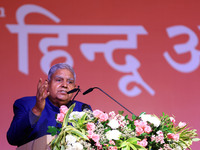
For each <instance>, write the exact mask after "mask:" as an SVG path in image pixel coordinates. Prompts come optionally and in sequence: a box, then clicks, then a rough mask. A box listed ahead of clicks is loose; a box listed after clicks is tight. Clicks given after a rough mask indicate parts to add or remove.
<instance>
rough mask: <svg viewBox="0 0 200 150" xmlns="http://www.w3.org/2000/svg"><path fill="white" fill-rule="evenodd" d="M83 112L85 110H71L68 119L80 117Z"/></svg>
mask: <svg viewBox="0 0 200 150" xmlns="http://www.w3.org/2000/svg"><path fill="white" fill-rule="evenodd" d="M84 114H85V112H83V111H82V112H78V111H73V112H72V113H71V114H70V115H69V119H70V120H73V119H80V118H81V117H82V116H83V115H84Z"/></svg>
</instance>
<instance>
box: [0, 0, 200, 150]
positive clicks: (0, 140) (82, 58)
mask: <svg viewBox="0 0 200 150" xmlns="http://www.w3.org/2000/svg"><path fill="white" fill-rule="evenodd" d="M29 2H30V3H27V1H25V0H24V1H11V0H2V1H1V3H0V42H1V44H0V47H1V49H0V64H1V78H0V80H1V82H0V83H1V86H0V91H1V105H0V116H1V128H0V133H1V134H0V145H1V148H2V149H15V147H13V146H10V145H9V144H8V143H7V140H6V132H7V129H8V127H9V125H10V122H11V120H12V117H13V112H12V105H13V103H14V101H15V100H16V99H17V98H20V97H23V96H29V95H35V93H36V86H37V82H38V80H39V78H40V77H42V78H44V79H45V78H46V73H45V72H46V71H47V70H48V69H49V66H50V65H52V64H55V63H58V62H67V63H69V64H71V65H72V66H73V67H74V69H75V71H76V73H77V84H78V85H80V87H81V91H82V93H83V92H84V91H85V90H87V89H88V88H90V87H94V86H98V87H100V88H102V89H103V90H104V91H106V92H107V93H108V94H110V95H111V96H112V97H114V98H115V99H117V100H118V101H119V102H120V103H122V104H123V105H124V106H126V107H127V108H128V109H129V110H131V111H132V112H134V113H135V114H136V115H139V114H140V113H141V112H144V111H145V112H147V113H151V114H156V115H158V116H160V115H162V112H165V113H167V114H169V115H175V116H176V120H177V122H179V121H185V122H187V123H189V126H190V127H192V128H196V129H197V130H198V129H199V126H200V121H199V116H200V109H199V106H200V102H199V97H200V92H199V85H200V80H199V78H200V51H199V49H200V47H199V38H200V37H199V35H200V30H199V29H200V19H199V16H200V9H199V7H200V2H199V1H198V0H195V1H192V2H191V1H189V0H176V1H174V0H173V1H172V0H168V1H160V0H151V1H135V0H125V1H122V0H84V1H83V0H82V1H74V0H71V1H70V0H68V1H66V0H59V1H54V0H52V1H37V2H36V1H33V0H32V1H29ZM82 93H80V94H79V95H78V97H77V99H79V100H80V101H83V102H86V103H88V104H90V105H91V106H92V107H93V109H96V108H98V109H101V110H103V111H106V112H109V111H111V110H115V111H118V110H123V108H121V107H120V106H119V105H117V104H116V103H114V102H113V101H112V100H110V99H109V98H108V97H106V96H105V95H104V94H103V93H101V92H100V91H98V90H94V91H93V92H92V93H90V94H88V95H85V96H83V95H82ZM125 113H126V114H129V113H128V112H126V111H125ZM129 115H130V114H129ZM198 134H200V130H198ZM199 147H200V143H194V144H193V146H192V149H194V150H198V149H199Z"/></svg>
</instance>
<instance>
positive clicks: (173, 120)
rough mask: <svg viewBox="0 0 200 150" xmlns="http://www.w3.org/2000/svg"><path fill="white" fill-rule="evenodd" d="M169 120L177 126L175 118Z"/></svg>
mask: <svg viewBox="0 0 200 150" xmlns="http://www.w3.org/2000/svg"><path fill="white" fill-rule="evenodd" d="M169 118H170V121H171V122H172V123H173V125H175V123H176V120H175V119H174V118H173V117H169Z"/></svg>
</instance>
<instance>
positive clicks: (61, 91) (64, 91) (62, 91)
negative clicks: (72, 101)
mask: <svg viewBox="0 0 200 150" xmlns="http://www.w3.org/2000/svg"><path fill="white" fill-rule="evenodd" d="M59 93H61V94H67V91H66V90H59Z"/></svg>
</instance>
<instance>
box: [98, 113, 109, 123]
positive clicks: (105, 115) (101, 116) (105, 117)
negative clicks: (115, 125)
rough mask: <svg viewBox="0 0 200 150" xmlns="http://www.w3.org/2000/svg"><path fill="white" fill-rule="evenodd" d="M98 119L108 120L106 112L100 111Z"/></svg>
mask: <svg viewBox="0 0 200 150" xmlns="http://www.w3.org/2000/svg"><path fill="white" fill-rule="evenodd" d="M99 119H100V121H107V120H108V114H107V113H102V114H100V116H99Z"/></svg>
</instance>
